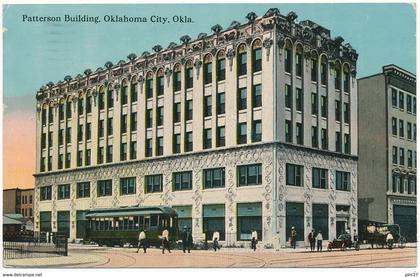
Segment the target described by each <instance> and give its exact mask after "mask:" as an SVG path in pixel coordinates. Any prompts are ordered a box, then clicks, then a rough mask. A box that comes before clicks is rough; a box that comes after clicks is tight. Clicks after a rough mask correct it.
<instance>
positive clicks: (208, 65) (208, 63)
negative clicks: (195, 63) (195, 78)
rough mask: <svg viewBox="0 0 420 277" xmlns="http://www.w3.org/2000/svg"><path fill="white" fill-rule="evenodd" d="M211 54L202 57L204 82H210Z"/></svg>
mask: <svg viewBox="0 0 420 277" xmlns="http://www.w3.org/2000/svg"><path fill="white" fill-rule="evenodd" d="M212 73H213V67H212V56H211V54H207V55H206V56H205V57H204V84H210V83H211V82H212V78H211V77H212Z"/></svg>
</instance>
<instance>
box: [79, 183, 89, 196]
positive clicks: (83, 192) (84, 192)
mask: <svg viewBox="0 0 420 277" xmlns="http://www.w3.org/2000/svg"><path fill="white" fill-rule="evenodd" d="M89 197H90V183H89V182H81V183H77V198H89Z"/></svg>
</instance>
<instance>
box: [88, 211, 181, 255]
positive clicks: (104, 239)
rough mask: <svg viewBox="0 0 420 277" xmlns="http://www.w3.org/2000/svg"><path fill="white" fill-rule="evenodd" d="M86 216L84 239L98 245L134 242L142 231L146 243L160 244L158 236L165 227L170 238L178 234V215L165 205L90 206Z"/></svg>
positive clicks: (122, 244) (134, 243) (121, 244)
mask: <svg viewBox="0 0 420 277" xmlns="http://www.w3.org/2000/svg"><path fill="white" fill-rule="evenodd" d="M86 219H87V220H88V224H87V230H86V239H87V240H88V241H91V242H95V243H97V244H98V245H99V246H103V245H106V246H114V245H120V246H121V247H123V246H124V245H125V244H127V243H128V244H129V245H136V244H137V238H138V235H139V232H140V231H142V230H144V231H145V232H146V236H147V240H148V243H149V244H150V245H155V246H158V245H159V244H160V237H159V236H160V234H162V231H163V230H164V229H168V231H169V240H170V241H174V240H176V238H177V237H178V215H177V213H176V211H175V210H174V209H172V208H170V207H166V206H154V207H152V206H142V207H140V206H132V207H120V208H107V209H92V210H90V211H89V212H88V213H87V214H86Z"/></svg>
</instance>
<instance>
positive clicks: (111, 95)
mask: <svg viewBox="0 0 420 277" xmlns="http://www.w3.org/2000/svg"><path fill="white" fill-rule="evenodd" d="M107 105H108V106H107V107H108V109H110V108H113V107H114V91H112V90H109V91H108V93H107Z"/></svg>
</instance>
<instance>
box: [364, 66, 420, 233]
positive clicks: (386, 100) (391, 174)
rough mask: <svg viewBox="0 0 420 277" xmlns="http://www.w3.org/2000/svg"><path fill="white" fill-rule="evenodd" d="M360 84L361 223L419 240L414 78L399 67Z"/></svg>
mask: <svg viewBox="0 0 420 277" xmlns="http://www.w3.org/2000/svg"><path fill="white" fill-rule="evenodd" d="M358 85H359V164H358V168H359V176H358V177H359V219H360V220H361V221H365V222H369V221H374V222H382V223H395V224H399V225H400V227H401V232H402V234H403V235H404V236H405V237H407V238H408V239H409V240H416V229H417V227H416V223H417V220H416V194H417V189H416V171H417V168H416V163H417V160H416V156H417V152H416V137H417V131H416V113H417V108H416V76H415V75H414V74H412V73H410V72H408V71H406V70H404V69H402V68H400V67H398V66H396V65H387V66H384V67H383V71H382V72H381V73H379V74H376V75H373V76H368V77H365V78H361V79H359V80H358Z"/></svg>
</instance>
